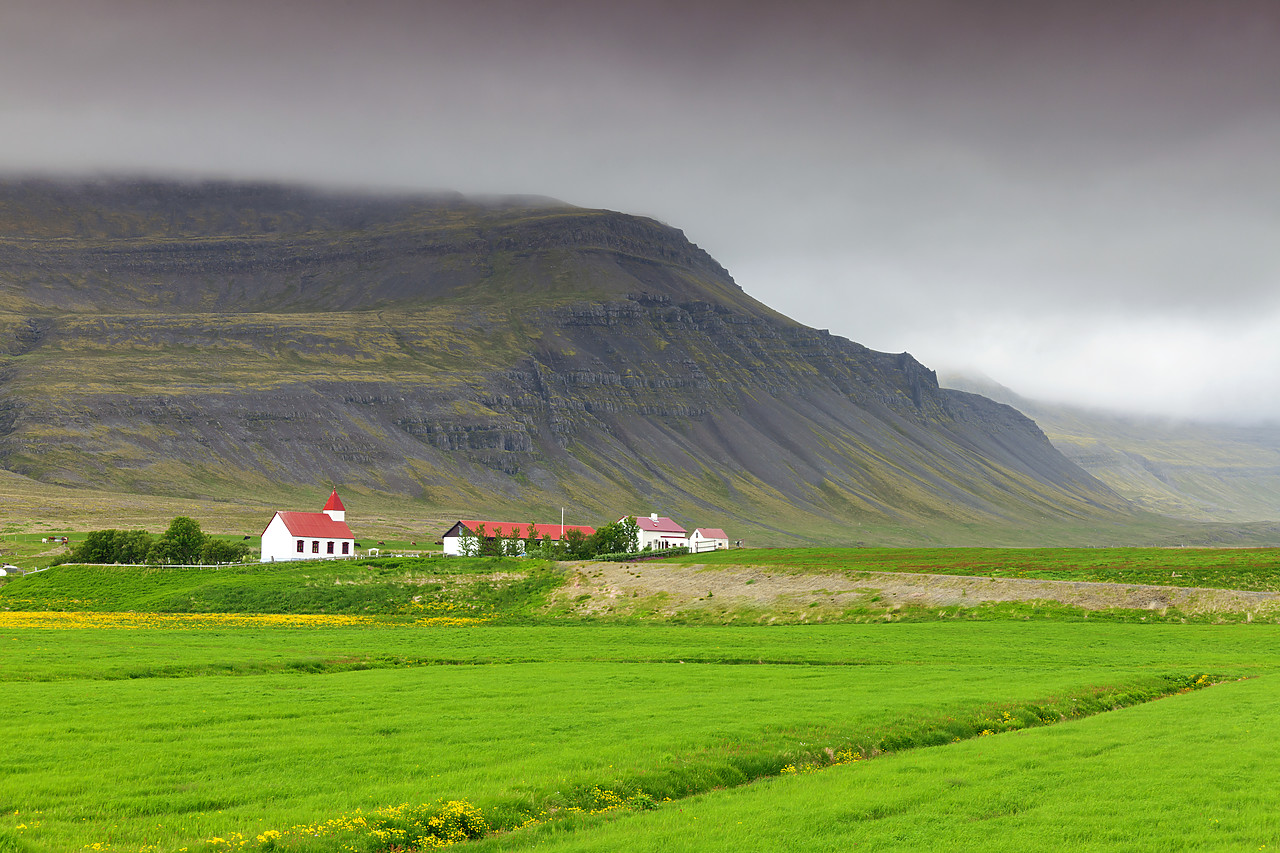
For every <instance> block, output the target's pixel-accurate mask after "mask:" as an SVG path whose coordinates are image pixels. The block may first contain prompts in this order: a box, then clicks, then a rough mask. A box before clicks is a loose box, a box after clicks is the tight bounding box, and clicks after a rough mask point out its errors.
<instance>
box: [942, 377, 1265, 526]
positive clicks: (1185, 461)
mask: <svg viewBox="0 0 1280 853" xmlns="http://www.w3.org/2000/svg"><path fill="white" fill-rule="evenodd" d="M943 382H944V384H945V385H947V386H949V387H955V388H964V389H967V390H971V391H974V392H975V393H979V394H983V395H985V396H988V397H990V398H992V399H994V400H999V401H1001V402H1004V403H1007V404H1009V405H1011V406H1013V407H1014V408H1016V409H1018V410H1019V411H1021V412H1023V413H1024V414H1026V415H1027V416H1028V417H1031V418H1033V419H1034V420H1035V421H1036V423H1037V424H1038V425H1039V426H1040V428H1041V429H1043V430H1044V432H1045V434H1046V435H1047V436H1048V437H1049V440H1050V441H1052V442H1053V443H1054V446H1056V447H1057V448H1058V449H1059V450H1061V451H1062V452H1063V454H1064V455H1066V456H1067V458H1069V459H1071V460H1072V461H1073V462H1075V463H1077V464H1078V465H1080V466H1081V467H1082V468H1084V469H1085V470H1086V471H1088V472H1089V473H1090V474H1092V475H1093V476H1095V477H1097V478H1098V479H1100V480H1102V481H1103V482H1104V483H1106V484H1107V485H1108V486H1110V487H1111V488H1112V489H1114V490H1115V491H1116V492H1117V493H1118V494H1120V495H1123V496H1124V497H1125V498H1128V499H1129V500H1131V501H1133V502H1134V503H1135V504H1136V505H1138V506H1140V507H1142V508H1143V509H1146V510H1148V511H1151V512H1155V513H1160V514H1164V515H1169V516H1174V517H1178V518H1185V519H1190V520H1195V521H1202V522H1204V521H1211V522H1234V523H1242V522H1249V521H1276V520H1277V519H1278V518H1280V512H1278V511H1277V507H1280V431H1278V430H1277V429H1276V427H1275V426H1266V425H1263V426H1254V427H1244V426H1234V425H1230V424H1214V423H1196V422H1187V421H1174V420H1167V419H1159V418H1150V417H1141V416H1136V415H1124V414H1120V413H1114V412H1106V411H1095V410H1089V409H1083V408H1078V407H1073V406H1067V405H1056V404H1053V403H1046V402H1043V401H1038V400H1029V399H1027V398H1025V397H1021V396H1019V395H1017V394H1015V393H1014V392H1012V391H1010V390H1009V389H1007V388H1004V387H1003V386H1000V385H998V384H996V383H992V382H984V381H978V380H972V379H965V378H960V377H948V378H945V379H944V380H943Z"/></svg>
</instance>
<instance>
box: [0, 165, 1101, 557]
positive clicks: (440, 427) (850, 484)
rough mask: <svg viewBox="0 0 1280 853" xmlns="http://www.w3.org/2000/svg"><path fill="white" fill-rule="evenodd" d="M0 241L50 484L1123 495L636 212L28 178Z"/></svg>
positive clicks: (943, 524) (969, 496)
mask: <svg viewBox="0 0 1280 853" xmlns="http://www.w3.org/2000/svg"><path fill="white" fill-rule="evenodd" d="M0 235H3V236H2V237H0V312H2V313H0V354H2V355H0V464H2V465H3V466H4V467H5V468H7V469H9V470H11V471H15V472H19V473H22V474H24V475H27V476H30V477H33V478H36V479H39V480H42V481H46V482H52V483H60V484H65V485H82V486H95V487H110V488H115V489H120V490H128V491H139V492H145V493H158V494H172V495H182V496H201V495H225V494H231V493H245V492H248V493H252V494H257V495H262V496H263V499H264V500H270V499H275V498H277V497H279V496H282V495H287V494H288V493H290V492H291V491H296V490H297V489H299V488H300V487H304V486H315V485H317V484H329V483H337V484H343V485H345V486H346V487H348V488H354V489H356V490H364V491H366V492H368V493H370V494H373V493H381V494H390V495H403V496H406V497H409V498H413V499H416V500H421V501H422V502H423V504H424V506H428V507H435V508H439V509H441V510H442V511H444V510H448V511H455V510H456V511H459V512H461V511H464V510H465V511H466V512H467V513H468V514H476V513H480V512H482V511H485V512H502V513H505V514H512V513H516V514H517V515H516V517H523V515H525V514H527V515H529V517H531V518H532V517H533V516H535V515H537V516H539V517H541V516H542V515H545V514H546V513H548V512H552V511H554V510H556V509H557V508H558V507H560V506H563V505H570V506H572V507H575V508H576V513H577V517H579V518H586V519H589V520H592V521H605V520H609V519H610V518H616V517H618V516H619V515H621V514H623V513H636V512H649V511H662V512H664V513H665V514H671V515H673V516H675V517H676V518H678V519H682V520H686V521H689V522H692V523H694V524H698V525H704V526H721V527H726V528H735V529H738V530H749V531H751V532H752V533H753V534H754V535H756V536H757V538H758V537H759V536H765V537H766V538H767V537H769V536H776V537H780V538H785V537H786V536H787V535H790V534H797V535H799V536H801V537H808V538H817V539H827V540H831V541H854V540H857V539H860V538H863V537H864V536H867V537H869V538H874V537H875V534H874V531H875V530H879V529H892V528H897V529H921V530H924V529H933V528H938V529H942V528H946V529H960V528H964V527H966V526H969V527H972V526H980V527H991V526H1000V525H1015V526H1016V525H1027V524H1038V523H1043V522H1045V521H1046V520H1049V521H1052V522H1054V523H1083V524H1087V523H1090V522H1091V520H1097V519H1104V518H1114V517H1115V516H1116V515H1117V514H1122V513H1124V512H1126V508H1125V504H1124V502H1123V501H1122V500H1121V499H1119V498H1117V497H1116V496H1115V495H1114V494H1113V493H1112V492H1111V491H1110V490H1108V489H1107V488H1106V487H1104V486H1102V485H1101V484H1100V483H1099V482H1097V481H1096V480H1094V479H1093V478H1092V477H1090V476H1088V475H1087V474H1085V473H1084V472H1083V471H1081V470H1080V469H1079V468H1077V467H1076V466H1075V465H1073V464H1072V463H1070V462H1068V461H1067V460H1066V459H1065V458H1063V457H1062V456H1061V455H1060V454H1059V453H1058V452H1057V451H1055V450H1054V449H1053V447H1052V446H1051V445H1050V444H1049V442H1048V441H1047V440H1046V439H1045V437H1044V436H1043V435H1042V434H1041V433H1040V431H1039V430H1038V429H1037V428H1036V426H1035V425H1034V424H1033V423H1032V422H1031V421H1030V420H1028V419H1027V418H1025V417H1023V416H1022V415H1020V414H1018V413H1017V412H1016V411H1014V410H1013V409H1011V408H1009V407H1008V406H1003V405H1000V404H996V403H993V402H991V401H990V400H987V399H985V398H982V397H979V396H976V395H973V394H967V393H963V392H959V391H947V390H943V389H940V388H939V387H938V383H937V381H936V378H935V376H934V374H933V373H932V371H930V370H928V369H926V368H925V367H923V366H922V365H920V364H919V363H918V362H916V361H915V360H914V359H912V358H911V357H910V356H909V355H907V354H886V353H879V352H874V351H871V350H868V349H867V348H865V347H862V346H859V345H858V344H855V343H852V342H850V341H848V340H845V339H843V338H840V337H838V336H834V335H830V334H827V333H826V332H823V331H818V330H814V329H810V328H807V327H804V326H801V325H799V324H797V323H795V322H793V321H791V320H789V319H787V318H786V317H783V316H781V315H779V314H777V313H776V312H774V311H772V310H771V309H769V308H768V307H766V306H764V305H762V304H760V303H759V302H757V301H755V300H754V299H752V298H751V297H749V296H748V295H747V294H745V293H743V292H742V290H741V289H740V288H739V287H738V286H737V285H736V284H735V283H734V282H733V280H732V278H731V277H730V276H729V274H728V273H727V272H726V271H725V270H724V269H723V268H722V267H721V266H720V265H719V264H718V263H716V262H715V261H714V260H713V259H712V258H711V257H710V256H708V255H707V254H706V253H705V252H703V251H702V250H700V249H699V248H698V247H697V246H695V245H693V244H692V243H690V242H689V241H688V240H687V239H685V237H684V235H683V234H681V232H679V231H678V230H676V229H673V228H670V227H668V226H665V225H662V224H660V223H657V222H654V221H652V220H647V219H642V218H637V217H631V216H625V215H623V214H618V213H613V212H609V211H595V210H582V209H578V208H573V207H570V206H567V205H563V204H560V203H556V202H551V201H548V200H527V199H521V200H493V201H487V202H475V201H469V200H466V199H463V198H460V197H456V196H437V197H429V198H408V197H396V198H378V197H367V196H349V195H348V196H344V195H339V194H326V193H321V192H317V191H309V190H299V189H290V188H282V187H252V186H238V185H222V184H212V185H179V184H170V183H160V182H104V183H98V184H80V185H60V184H51V183H41V182H23V183H10V184H8V185H3V186H0ZM770 531H773V533H771V532H770ZM859 531H864V532H861V533H860V532H859Z"/></svg>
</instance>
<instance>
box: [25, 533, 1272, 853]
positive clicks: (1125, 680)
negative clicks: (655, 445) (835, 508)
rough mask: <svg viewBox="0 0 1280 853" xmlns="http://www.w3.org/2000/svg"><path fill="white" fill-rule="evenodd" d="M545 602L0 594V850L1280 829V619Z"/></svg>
mask: <svg viewBox="0 0 1280 853" xmlns="http://www.w3.org/2000/svg"><path fill="white" fill-rule="evenodd" d="M743 553H744V552H736V553H734V554H731V555H730V556H736V557H739V558H741V557H742V556H743ZM752 553H753V554H757V555H762V556H772V557H775V558H778V559H777V561H776V562H774V563H769V564H768V565H769V566H771V567H773V568H776V569H777V570H779V571H781V570H787V571H818V570H822V569H826V570H829V569H830V568H832V567H835V568H838V569H840V570H844V571H856V570H860V569H858V568H857V566H858V565H860V564H858V563H857V562H856V560H855V559H854V558H857V557H870V558H872V559H871V560H870V561H869V562H877V561H878V565H879V566H880V567H883V566H885V565H889V564H891V563H892V560H891V559H889V556H888V555H887V554H880V553H877V552H872V551H868V550H864V549H859V550H850V551H842V552H830V553H826V554H825V555H824V556H823V555H818V554H813V553H808V554H803V553H792V554H789V555H788V554H785V553H783V552H752ZM904 553H907V552H904ZM1170 553H1175V554H1182V553H1183V552H1170ZM1076 554H1077V555H1078V556H1079V557H1080V561H1079V562H1080V564H1081V565H1080V569H1079V570H1080V571H1100V570H1106V569H1107V567H1108V565H1109V563H1108V560H1110V561H1111V562H1110V565H1112V568H1114V565H1113V564H1114V563H1115V561H1116V559H1118V557H1119V556H1122V555H1118V554H1113V555H1106V554H1101V553H1099V552H1094V551H1082V552H1076ZM930 555H931V556H932V558H933V560H934V563H933V564H941V563H943V562H945V561H946V560H947V559H951V560H953V561H955V562H959V561H961V560H962V558H964V559H968V560H971V561H974V562H973V565H971V566H970V568H971V569H973V570H975V571H976V570H977V569H978V568H984V569H987V570H988V571H995V570H997V569H996V568H993V567H994V566H996V564H997V563H999V561H1000V559H1001V558H1002V557H1001V555H998V554H996V553H995V552H991V553H987V552H977V551H970V552H961V551H958V552H950V553H949V554H940V553H935V552H925V551H921V552H916V553H915V555H914V562H919V563H922V564H923V562H924V561H923V559H922V558H923V557H924V556H930ZM1019 555H1021V556H1022V557H1025V556H1026V555H1025V554H1024V553H1023V552H1010V553H1006V554H1004V555H1003V558H1005V559H1006V560H1007V563H1006V569H1009V568H1016V567H1017V564H1016V563H1015V562H1014V561H1015V559H1017V558H1019ZM717 556H718V555H717ZM1033 556H1034V555H1033ZM1086 556H1088V557H1090V558H1093V557H1097V558H1098V559H1097V560H1096V561H1095V562H1093V563H1087V562H1086V561H1085V559H1084V558H1085V557H1086ZM1129 557H1130V560H1129V562H1127V563H1125V564H1124V565H1125V566H1129V567H1134V566H1141V565H1144V564H1146V563H1149V562H1151V561H1152V560H1154V559H1155V555H1154V554H1151V555H1148V554H1145V553H1135V554H1130V555H1129ZM1148 557H1150V560H1149V559H1148ZM1199 557H1200V558H1201V562H1200V563H1199V564H1198V565H1199V567H1200V568H1201V569H1202V570H1204V571H1210V570H1217V571H1220V572H1223V573H1226V572H1228V571H1243V569H1241V568H1240V566H1241V565H1245V566H1249V565H1252V564H1251V563H1248V561H1247V560H1245V562H1243V563H1241V562H1239V561H1236V560H1235V559H1234V557H1233V556H1232V555H1231V554H1219V555H1217V556H1216V557H1214V556H1213V555H1211V554H1209V553H1207V552H1206V553H1201V554H1199ZM707 558H708V555H701V557H700V558H686V559H687V560H689V561H690V562H696V561H697V560H698V559H700V560H702V561H703V562H704V563H705V562H710V561H709V560H708V559H707ZM721 559H723V558H721ZM1241 559H1242V560H1244V558H1243V557H1242V558H1241ZM1033 564H1034V565H1037V566H1042V567H1056V568H1055V569H1054V570H1061V571H1066V570H1068V567H1069V566H1070V554H1067V553H1065V552H1058V551H1045V552H1044V553H1043V559H1041V560H1039V561H1038V562H1036V561H1033ZM516 567H520V568H523V569H528V568H530V567H531V568H532V569H533V571H532V572H527V573H526V572H521V571H513V570H514V569H515V568H516ZM1233 567H1234V568H1233ZM920 570H923V569H920ZM1223 576H1224V577H1225V576H1227V575H1226V574H1224V575H1223ZM558 582H559V580H558V576H557V575H554V574H553V572H552V570H551V569H550V567H547V566H545V565H543V564H530V563H526V562H516V561H511V560H463V559H453V560H447V561H446V560H424V559H410V558H402V559H396V558H387V559H383V560H378V561H373V562H370V563H323V564H321V563H310V564H294V565H281V566H274V567H265V566H258V565H250V566H242V567H229V568H224V569H219V570H180V569H154V570H138V569H132V570H130V569H123V568H117V567H73V566H61V567H56V568H54V569H52V570H50V571H48V572H44V573H41V574H38V575H33V576H28V577H26V578H21V579H19V580H17V581H14V582H12V583H9V584H7V585H6V586H4V587H0V682H3V684H0V720H2V721H3V733H4V737H5V740H6V749H5V750H3V751H0V851H5V853H8V851H18V853H52V851H66V850H80V849H104V850H114V851H135V850H146V851H154V853H180V851H182V850H184V849H186V850H187V851H196V850H202V851H206V853H208V851H214V850H217V851H223V850H229V849H249V850H269V849H272V850H277V851H291V853H330V851H333V853H336V851H339V850H356V851H369V853H372V851H383V852H384V853H390V851H392V850H396V849H397V845H398V844H399V841H397V839H399V840H400V841H403V840H404V839H405V838H407V837H409V836H399V835H395V833H396V832H407V833H412V832H416V831H419V830H424V828H425V827H428V826H429V825H431V823H432V821H435V822H436V823H437V824H439V825H441V826H443V825H444V824H448V826H449V827H452V830H448V831H454V832H463V830H464V829H466V828H467V827H471V828H472V829H475V831H476V832H477V833H479V832H480V830H479V829H477V828H476V827H479V826H480V824H481V822H482V823H483V825H484V827H486V828H487V829H486V830H485V831H490V830H493V831H497V833H498V834H497V835H493V836H491V837H488V838H487V839H483V840H480V841H477V842H473V843H474V845H475V846H476V849H499V848H501V849H524V848H526V847H531V846H538V847H546V848H548V849H551V850H557V849H563V850H603V849H610V850H614V849H629V850H630V849H673V850H682V849H687V850H703V849H707V850H715V849H719V848H721V847H724V846H727V845H729V844H736V845H737V846H739V847H741V846H742V845H743V844H744V843H748V844H749V846H752V847H753V848H755V847H760V848H762V849H767V848H777V849H795V850H834V849H850V848H856V849H903V848H912V849H915V848H923V849H1015V848H1017V849H1061V848H1063V847H1071V848H1075V847H1080V848H1081V849H1098V850H1109V849H1110V850H1120V849H1132V845H1131V842H1132V840H1133V839H1140V840H1141V841H1142V845H1141V846H1148V847H1153V848H1161V849H1164V848H1167V849H1179V845H1181V847H1182V848H1185V849H1240V847H1241V846H1242V845H1244V844H1246V843H1247V844H1249V845H1252V846H1254V847H1256V846H1259V845H1260V844H1261V843H1268V841H1267V839H1268V838H1270V837H1271V836H1268V835H1267V833H1268V832H1271V831H1272V830H1273V829H1274V826H1275V824H1276V821H1275V820H1274V818H1272V817H1271V810H1269V809H1268V808H1266V807H1265V806H1266V802H1265V801H1266V796H1265V794H1261V793H1260V794H1257V795H1252V794H1241V791H1244V790H1247V791H1255V790H1256V791H1259V792H1266V791H1269V790H1271V789H1273V788H1274V787H1275V785H1276V784H1277V783H1280V771H1276V770H1274V769H1273V768H1274V767H1280V763H1276V762H1275V761H1273V760H1270V758H1269V756H1271V754H1272V753H1273V752H1276V751H1277V748H1275V747H1272V746H1271V745H1270V743H1269V742H1265V741H1266V734H1265V732H1268V731H1269V724H1268V720H1269V718H1270V716H1271V711H1270V708H1272V707H1274V703H1275V700H1276V699H1277V698H1280V626H1278V625H1270V624H1230V625H1195V624H1188V625H1183V624H1123V623H1118V622H1111V623H1106V622H1101V623H1099V622H1094V621H1089V622H1071V621H1054V620H1035V621H1030V622H1026V621H1021V620H1018V621H1014V620H999V619H997V620H992V621H984V622H956V621H920V622H915V623H896V622H895V623H889V624H826V625H778V626H772V627H762V626H752V627H745V626H743V627H739V626H717V625H700V626H695V625H679V624H671V623H663V622H650V623H642V622H636V623H631V624H624V623H616V622H614V623H610V622H581V621H578V622H574V621H556V620H549V619H547V618H545V617H542V616H539V615H538V614H540V613H542V612H543V610H542V608H543V606H544V603H545V593H546V591H547V589H548V588H549V587H550V586H551V585H553V584H555V583H558ZM414 597H419V598H420V599H422V600H420V601H419V602H417V604H420V605H422V604H428V605H431V606H430V607H417V608H408V609H406V608H405V607H404V604H405V602H412V601H413V598H414ZM463 605H465V606H466V607H471V606H473V605H479V606H480V611H471V610H467V611H466V615H465V616H464V617H463V618H457V614H458V613H459V612H462V606H463ZM19 607H20V608H22V609H18V608H19ZM3 608H13V609H8V610H5V609H3ZM32 608H38V609H32ZM250 608H252V609H256V610H258V611H259V613H258V615H244V614H243V613H236V612H234V611H235V610H237V609H239V610H246V609H250ZM162 609H167V610H170V611H171V612H169V613H157V612H156V611H158V610H162ZM285 611H290V612H285ZM321 611H323V612H321ZM1240 678H1245V679H1248V680H1246V681H1238V680H1237V679H1240ZM1215 682H1224V683H1220V684H1218V686H1214V687H1212V688H1211V689H1208V690H1192V689H1191V688H1193V687H1198V686H1204V685H1206V684H1211V683H1215ZM1186 691H1190V692H1186ZM1171 693H1173V694H1180V695H1173V696H1171V697H1170V698H1167V699H1164V700H1161V701H1158V702H1150V700H1152V699H1154V698H1156V697H1159V696H1163V695H1168V694H1171ZM1117 708H1123V709H1124V710H1113V709H1117ZM1103 711H1106V712H1107V713H1099V712H1103ZM1046 723H1049V724H1050V725H1047V726H1046V725H1044V724H1046ZM1255 747H1256V748H1258V749H1259V753H1258V754H1259V755H1261V756H1262V757H1261V758H1255V757H1254V755H1253V753H1251V752H1241V750H1252V749H1254V748H1255ZM1233 762H1234V764H1233ZM1233 767H1234V769H1233ZM1166 779H1172V780H1175V782H1176V787H1175V788H1173V789H1170V786H1169V785H1168V784H1167V783H1166ZM1203 780H1208V781H1203ZM751 782H754V784H746V783H751ZM1197 786H1198V787H1197ZM1118 790H1122V791H1124V792H1125V797H1121V798H1117V797H1116V796H1114V792H1115V791H1118ZM1108 792H1110V793H1108ZM400 804H414V805H413V806H412V807H401V805H400ZM416 804H423V805H422V807H421V808H419V807H418V806H417V805H416ZM1219 814H1221V815H1223V816H1224V818H1218V819H1219V820H1224V819H1226V820H1228V821H1230V823H1229V825H1228V826H1226V827H1217V826H1213V825H1211V824H1209V823H1208V822H1207V819H1208V816H1211V815H1219ZM1153 815H1154V816H1157V819H1153V818H1152V817H1151V816H1153ZM468 816H470V817H468ZM472 817H474V819H475V820H474V822H473V823H467V821H468V820H471V818H472ZM449 821H453V822H452V823H449ZM459 821H461V823H459ZM441 822H443V823H441ZM464 824H465V826H464ZM298 827H309V828H310V829H308V830H303V829H299V828H298ZM340 827H346V829H341V828H340ZM518 827H523V828H518ZM424 831H425V830H424ZM448 831H447V830H446V829H441V830H440V832H442V833H445V834H446V835H447V834H448ZM316 832H319V833H320V834H321V836H322V837H313V836H314V835H315V834H316ZM273 833H275V834H274V835H273ZM379 834H381V836H380V835H379ZM260 837H261V839H262V840H259V838H260ZM430 837H432V838H436V837H438V836H430ZM450 837H452V836H450ZM457 837H459V838H460V837H461V836H457ZM214 839H218V840H214ZM1174 839H1182V840H1181V841H1178V842H1177V843H1174ZM748 840H749V841H748ZM241 841H244V842H245V844H244V845H243V846H242V845H241V844H240V842H241ZM1255 842H1257V843H1256V844H1255ZM94 845H97V847H95V846H94ZM1091 845H1092V846H1091ZM400 846H403V845H400Z"/></svg>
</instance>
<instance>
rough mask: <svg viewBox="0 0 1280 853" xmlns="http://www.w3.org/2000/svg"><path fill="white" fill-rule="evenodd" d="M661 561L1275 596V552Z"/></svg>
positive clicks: (995, 551) (1279, 560) (1013, 551)
mask: <svg viewBox="0 0 1280 853" xmlns="http://www.w3.org/2000/svg"><path fill="white" fill-rule="evenodd" d="M664 562H674V563H677V564H681V565H704V566H707V567H711V568H716V567H730V566H750V567H755V568H761V569H769V570H774V571H780V572H803V573H815V572H816V573H827V572H845V573H848V572H918V573H927V574H940V575H982V576H986V577H997V578H1036V579H1043V580H1068V581H1096V582H1108V583H1132V584H1158V585H1164V586H1181V587H1193V586H1196V587H1212V588H1215V589H1243V590H1260V591H1269V592H1275V591H1280V549H1276V548H778V549H749V550H731V551H717V552H712V553H706V554H688V555H683V556H680V557H673V558H670V559H668V560H666V561H664Z"/></svg>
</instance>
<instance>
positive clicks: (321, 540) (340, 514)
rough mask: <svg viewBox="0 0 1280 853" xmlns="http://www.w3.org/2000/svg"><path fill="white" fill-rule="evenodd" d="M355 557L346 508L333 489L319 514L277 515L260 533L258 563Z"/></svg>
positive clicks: (353, 538)
mask: <svg viewBox="0 0 1280 853" xmlns="http://www.w3.org/2000/svg"><path fill="white" fill-rule="evenodd" d="M355 555H356V537H355V534H354V533H352V532H351V528H350V527H348V526H347V508H346V507H345V506H343V505H342V498H340V497H338V490H337V489H334V490H333V494H331V495H329V500H328V501H326V502H325V505H324V509H323V510H321V511H320V512H291V511H280V512H277V513H276V514H275V515H274V516H272V518H271V521H270V523H268V524H267V526H266V528H265V529H264V530H263V531H262V558H261V559H262V562H264V563H275V562H281V561H284V560H338V559H342V558H343V557H347V558H350V557H354V556H355Z"/></svg>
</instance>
